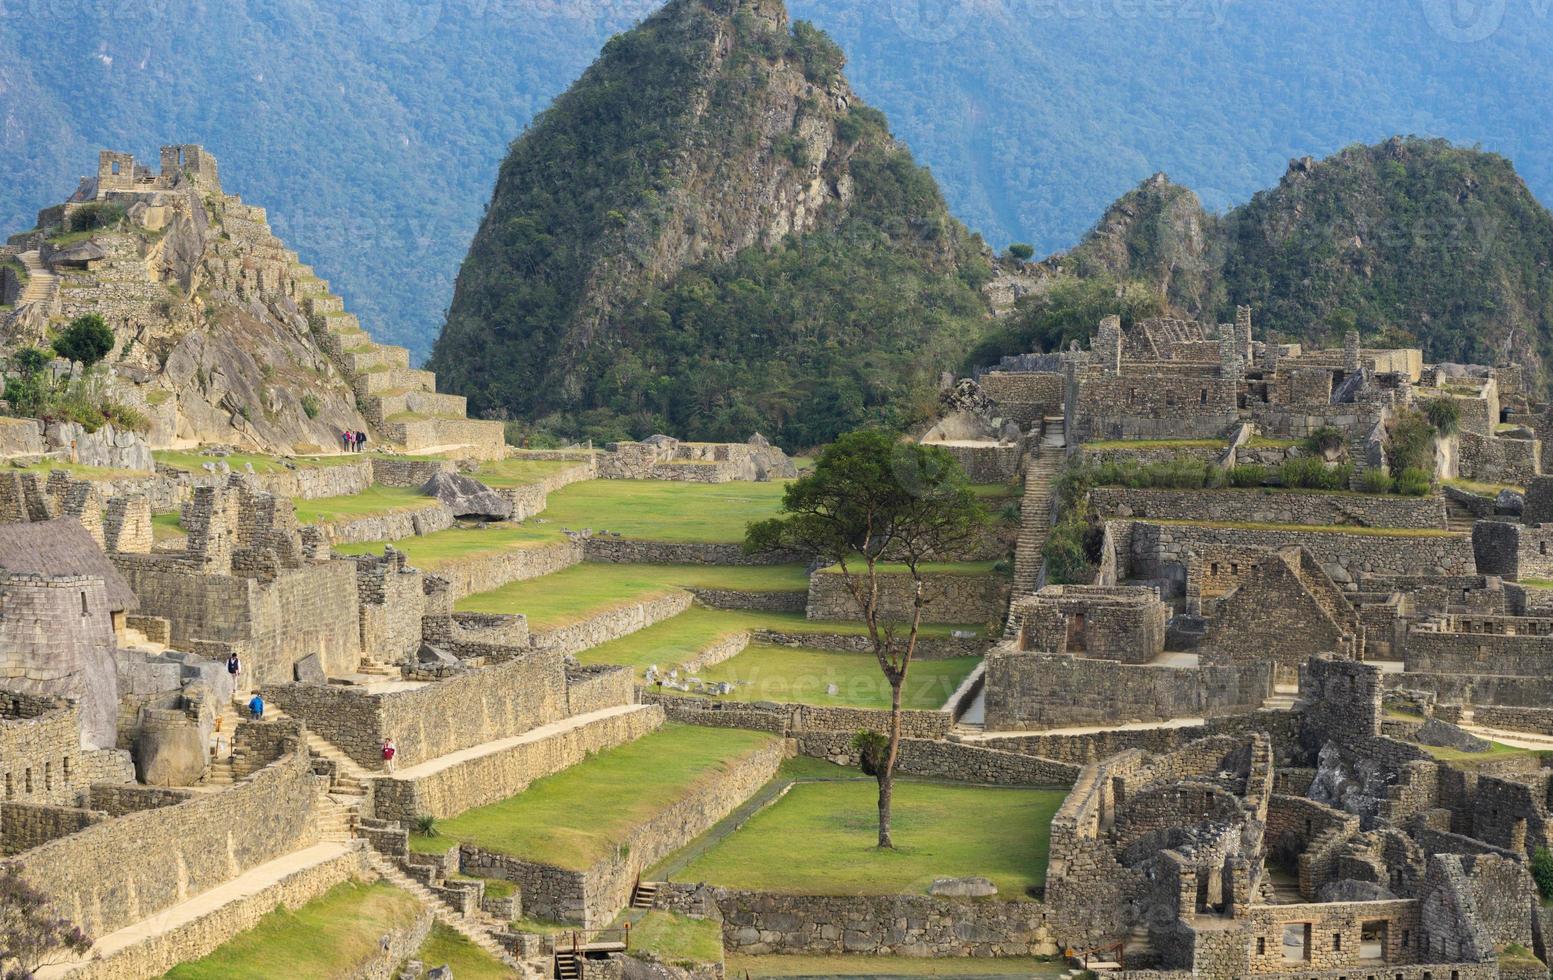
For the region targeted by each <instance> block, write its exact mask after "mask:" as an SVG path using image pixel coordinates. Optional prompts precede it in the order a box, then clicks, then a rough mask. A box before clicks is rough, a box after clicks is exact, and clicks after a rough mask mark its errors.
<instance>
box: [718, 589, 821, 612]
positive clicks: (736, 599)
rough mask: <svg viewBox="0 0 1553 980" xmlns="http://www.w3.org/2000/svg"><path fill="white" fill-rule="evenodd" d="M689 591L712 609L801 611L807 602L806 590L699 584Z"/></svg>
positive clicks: (807, 594)
mask: <svg viewBox="0 0 1553 980" xmlns="http://www.w3.org/2000/svg"><path fill="white" fill-rule="evenodd" d="M690 592H691V594H692V595H694V596H695V597H696V600H697V601H698V602H700V603H701V604H702V605H703V606H711V607H712V608H713V609H755V610H759V611H761V612H803V611H804V609H805V608H806V607H807V606H808V604H809V593H808V590H804V591H802V592H744V591H740V590H739V589H707V588H702V587H700V586H692V587H691V589H690Z"/></svg>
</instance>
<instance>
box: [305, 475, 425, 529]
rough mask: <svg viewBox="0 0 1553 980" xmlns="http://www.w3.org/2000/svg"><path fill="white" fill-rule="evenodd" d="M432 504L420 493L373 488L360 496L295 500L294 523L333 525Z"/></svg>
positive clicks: (394, 488) (402, 489)
mask: <svg viewBox="0 0 1553 980" xmlns="http://www.w3.org/2000/svg"><path fill="white" fill-rule="evenodd" d="M433 502H434V501H433V498H431V497H428V496H426V495H425V494H423V493H421V492H420V490H418V489H416V488H415V487H380V486H377V485H376V484H373V485H372V486H370V487H368V488H367V489H365V490H363V491H362V492H361V493H356V494H346V495H344V496H340V497H320V498H318V499H317V500H298V501H297V502H296V511H297V523H299V524H317V523H319V522H321V521H337V520H339V519H341V518H344V517H365V516H366V515H368V514H388V513H392V512H393V511H396V510H413V509H415V508H417V507H424V506H426V505H427V504H430V503H433Z"/></svg>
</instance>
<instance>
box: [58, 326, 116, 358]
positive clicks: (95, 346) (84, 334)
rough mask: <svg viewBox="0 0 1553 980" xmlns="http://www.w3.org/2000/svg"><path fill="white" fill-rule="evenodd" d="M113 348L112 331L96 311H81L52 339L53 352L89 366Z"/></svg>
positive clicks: (105, 355)
mask: <svg viewBox="0 0 1553 980" xmlns="http://www.w3.org/2000/svg"><path fill="white" fill-rule="evenodd" d="M111 350H113V331H112V330H110V329H109V328H108V325H107V324H106V323H104V322H103V319H102V317H100V316H98V315H97V314H96V313H83V314H82V315H81V316H78V317H76V318H75V319H74V320H71V321H70V326H68V327H66V328H65V329H64V330H62V331H61V332H60V334H59V337H58V339H56V340H55V341H54V353H56V354H58V355H59V356H60V357H63V358H64V359H65V360H67V361H80V362H81V366H82V367H91V366H92V365H93V364H96V363H97V362H98V361H100V360H102V359H103V358H105V357H107V356H108V352H109V351H111Z"/></svg>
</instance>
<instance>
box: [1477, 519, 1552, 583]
mask: <svg viewBox="0 0 1553 980" xmlns="http://www.w3.org/2000/svg"><path fill="white" fill-rule="evenodd" d="M1472 549H1473V551H1474V553H1475V554H1476V555H1477V568H1478V572H1480V573H1481V574H1483V575H1500V576H1503V577H1504V578H1507V579H1512V580H1513V579H1518V578H1537V579H1547V578H1553V553H1550V552H1553V525H1548V524H1529V525H1526V524H1515V523H1511V522H1510V521H1505V520H1480V521H1478V522H1477V523H1476V524H1474V525H1472Z"/></svg>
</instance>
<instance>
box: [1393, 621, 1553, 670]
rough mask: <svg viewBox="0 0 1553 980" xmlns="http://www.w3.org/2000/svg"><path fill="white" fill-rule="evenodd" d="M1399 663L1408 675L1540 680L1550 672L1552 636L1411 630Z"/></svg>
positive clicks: (1552, 657)
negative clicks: (1504, 677) (1528, 678)
mask: <svg viewBox="0 0 1553 980" xmlns="http://www.w3.org/2000/svg"><path fill="white" fill-rule="evenodd" d="M1401 659H1402V661H1403V663H1405V664H1406V665H1407V671H1408V672H1409V673H1412V672H1413V671H1418V672H1420V673H1438V674H1471V675H1498V676H1524V677H1544V676H1547V674H1548V673H1549V671H1550V669H1553V635H1541V636H1537V635H1531V636H1505V635H1503V634H1494V633H1482V632H1475V631H1474V632H1465V631H1463V632H1449V633H1446V632H1434V631H1430V630H1425V629H1422V628H1420V627H1418V626H1414V627H1413V628H1412V629H1410V630H1408V633H1407V639H1406V642H1405V644H1404V645H1403V649H1402V657H1401Z"/></svg>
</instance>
